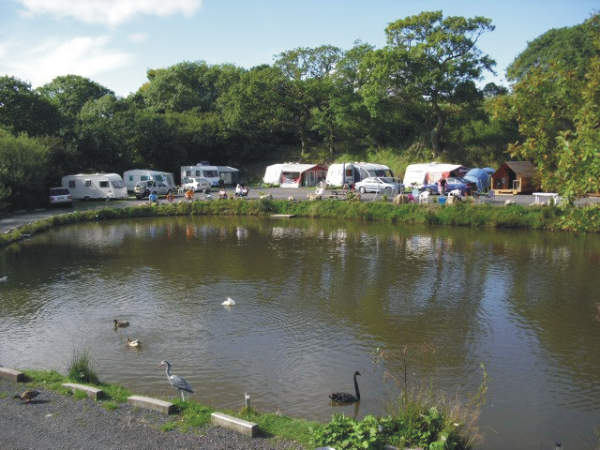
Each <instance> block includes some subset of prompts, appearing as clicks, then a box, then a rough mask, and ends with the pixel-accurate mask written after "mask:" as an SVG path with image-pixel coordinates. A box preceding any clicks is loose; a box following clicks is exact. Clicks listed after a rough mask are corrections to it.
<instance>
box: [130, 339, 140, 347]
mask: <svg viewBox="0 0 600 450" xmlns="http://www.w3.org/2000/svg"><path fill="white" fill-rule="evenodd" d="M140 345H142V341H140V340H139V339H129V338H127V347H139V346H140Z"/></svg>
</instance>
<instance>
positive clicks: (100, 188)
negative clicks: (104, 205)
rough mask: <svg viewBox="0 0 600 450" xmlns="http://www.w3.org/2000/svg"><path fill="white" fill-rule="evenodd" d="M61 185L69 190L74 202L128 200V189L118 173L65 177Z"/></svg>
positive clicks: (83, 174)
mask: <svg viewBox="0 0 600 450" xmlns="http://www.w3.org/2000/svg"><path fill="white" fill-rule="evenodd" d="M61 185H62V187H65V188H68V189H69V191H70V192H71V195H72V196H73V199H74V200H88V199H94V198H104V199H113V198H115V199H116V198H127V188H126V187H125V183H123V178H121V175H119V174H118V173H80V174H77V175H65V176H64V177H62V180H61Z"/></svg>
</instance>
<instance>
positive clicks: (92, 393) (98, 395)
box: [62, 383, 104, 400]
mask: <svg viewBox="0 0 600 450" xmlns="http://www.w3.org/2000/svg"><path fill="white" fill-rule="evenodd" d="M62 386H63V387H66V388H69V389H71V390H72V391H73V393H75V391H80V392H85V393H86V394H87V396H88V398H90V399H92V400H100V399H102V398H103V397H104V391H103V390H102V389H98V388H95V387H93V386H86V385H85V384H77V383H63V384H62Z"/></svg>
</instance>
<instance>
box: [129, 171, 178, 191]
mask: <svg viewBox="0 0 600 450" xmlns="http://www.w3.org/2000/svg"><path fill="white" fill-rule="evenodd" d="M150 180H152V181H156V182H157V183H164V184H166V185H167V186H168V188H169V189H171V190H175V179H174V178H173V174H172V173H171V172H162V171H160V170H152V169H131V170H126V171H125V172H123V181H124V182H125V186H126V187H127V190H128V191H129V192H133V189H134V188H135V185H136V184H137V183H139V182H140V181H150Z"/></svg>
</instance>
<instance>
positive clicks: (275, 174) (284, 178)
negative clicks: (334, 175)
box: [263, 163, 327, 188]
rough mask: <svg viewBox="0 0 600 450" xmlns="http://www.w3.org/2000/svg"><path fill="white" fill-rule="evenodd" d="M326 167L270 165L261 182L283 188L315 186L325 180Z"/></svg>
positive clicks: (296, 164) (316, 165) (287, 164)
mask: <svg viewBox="0 0 600 450" xmlns="http://www.w3.org/2000/svg"><path fill="white" fill-rule="evenodd" d="M326 176H327V167H325V166H321V165H319V164H299V163H285V164H272V165H270V166H268V167H267V168H266V170H265V176H264V177H263V182H264V183H266V184H272V185H278V186H280V187H285V188H298V187H301V186H316V185H317V184H319V182H321V181H323V180H325V178H326Z"/></svg>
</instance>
